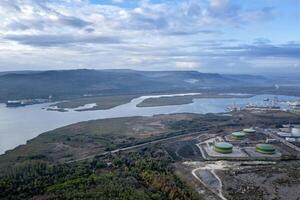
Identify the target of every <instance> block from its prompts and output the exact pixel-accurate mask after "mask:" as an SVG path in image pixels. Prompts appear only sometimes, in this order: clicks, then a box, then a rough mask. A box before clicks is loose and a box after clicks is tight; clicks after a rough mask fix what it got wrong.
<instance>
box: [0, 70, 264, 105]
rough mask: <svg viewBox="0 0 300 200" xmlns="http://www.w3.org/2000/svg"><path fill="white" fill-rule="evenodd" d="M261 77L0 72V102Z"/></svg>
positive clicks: (191, 87) (187, 87)
mask: <svg viewBox="0 0 300 200" xmlns="http://www.w3.org/2000/svg"><path fill="white" fill-rule="evenodd" d="M262 80H264V78H263V77H255V76H251V75H241V76H238V75H220V74H211V73H200V72H198V71H134V70H88V69H79V70H58V71H42V72H33V71H22V72H7V73H0V85H1V87H0V101H6V100H9V99H23V98H47V97H48V96H49V95H52V96H54V97H55V98H57V99H64V98H69V97H78V96H82V95H85V94H91V95H117V94H147V93H158V92H178V91H180V92H183V91H198V90H202V89H212V88H225V87H227V88H228V87H233V86H236V85H239V86H243V85H245V86H247V85H249V84H252V85H255V84H258V83H262V82H263V81H262Z"/></svg>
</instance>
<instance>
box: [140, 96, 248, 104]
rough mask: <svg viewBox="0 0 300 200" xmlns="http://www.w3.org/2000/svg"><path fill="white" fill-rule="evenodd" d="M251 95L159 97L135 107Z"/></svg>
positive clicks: (146, 100)
mask: <svg viewBox="0 0 300 200" xmlns="http://www.w3.org/2000/svg"><path fill="white" fill-rule="evenodd" d="M251 96H252V95H243V96H235V95H219V94H197V95H184V96H172V97H159V98H149V99H145V100H144V101H143V102H141V103H139V104H138V105H137V107H154V106H171V105H183V104H190V103H193V100H194V99H200V98H214V99H216V98H249V97H251Z"/></svg>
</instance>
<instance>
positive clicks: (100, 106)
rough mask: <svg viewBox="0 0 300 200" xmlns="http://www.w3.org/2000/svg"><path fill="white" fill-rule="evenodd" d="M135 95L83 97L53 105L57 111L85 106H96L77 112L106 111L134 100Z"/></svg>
mask: <svg viewBox="0 0 300 200" xmlns="http://www.w3.org/2000/svg"><path fill="white" fill-rule="evenodd" d="M136 97H137V96H135V95H123V96H101V97H85V98H78V99H71V100H68V101H64V102H60V103H57V104H53V105H51V106H56V107H57V108H58V110H65V109H74V108H78V107H81V106H84V105H87V104H93V103H95V104H97V105H96V106H95V107H93V108H87V109H79V110H77V111H88V110H106V109H110V108H113V107H116V106H119V105H122V104H125V103H129V102H130V101H131V100H132V99H134V98H136Z"/></svg>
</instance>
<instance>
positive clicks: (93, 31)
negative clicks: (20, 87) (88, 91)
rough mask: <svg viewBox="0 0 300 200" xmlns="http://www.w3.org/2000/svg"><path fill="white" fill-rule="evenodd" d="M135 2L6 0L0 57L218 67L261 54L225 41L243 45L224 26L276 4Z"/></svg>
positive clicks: (40, 64)
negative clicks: (235, 52)
mask: <svg viewBox="0 0 300 200" xmlns="http://www.w3.org/2000/svg"><path fill="white" fill-rule="evenodd" d="M132 2H133V1H132ZM134 2H136V4H134V6H132V5H131V6H124V7H123V5H124V4H126V3H127V1H124V0H112V1H111V2H110V3H107V4H105V5H104V4H99V3H98V4H92V3H90V1H88V0H56V1H52V0H0V16H1V17H2V18H1V21H0V51H1V55H0V63H1V65H2V66H5V67H6V68H5V69H9V68H11V69H24V68H26V69H30V68H33V69H36V68H40V69H46V68H77V67H81V66H83V67H94V68H136V69H167V68H168V69H200V68H199V67H201V70H202V69H203V70H207V71H209V70H217V69H220V65H223V66H226V65H225V64H224V63H231V62H232V61H230V60H229V59H234V58H237V60H239V61H237V63H236V65H235V66H239V64H240V63H244V62H245V61H246V60H247V59H248V58H249V57H251V56H254V55H242V56H243V57H244V58H245V59H243V60H241V59H239V58H240V57H241V55H233V53H232V51H230V50H228V49H222V48H221V47H222V46H228V43H231V45H233V46H235V47H237V46H236V44H235V42H233V41H232V40H228V38H222V37H223V35H222V33H223V32H224V30H226V29H234V28H235V27H236V26H238V27H242V26H246V25H248V24H249V23H251V22H257V21H261V20H262V19H268V18H269V17H270V16H271V15H272V8H265V7H261V8H257V9H253V8H252V9H247V8H243V7H241V6H239V5H235V4H234V3H233V2H234V1H230V0H209V1H204V0H183V1H174V2H170V1H166V2H163V1H161V3H153V2H152V1H150V0H142V1H134ZM228 52H229V53H228ZM239 52H240V51H239ZM16 57H17V58H18V59H17V60H16V59H15V58H16ZM200 61H201V62H200ZM200 63H201V66H200ZM235 66H229V67H235Z"/></svg>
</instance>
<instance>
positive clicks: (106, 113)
mask: <svg viewBox="0 0 300 200" xmlns="http://www.w3.org/2000/svg"><path fill="white" fill-rule="evenodd" d="M160 96H164V95H157V96H142V97H139V98H136V99H133V100H132V101H131V102H129V103H126V104H123V105H120V106H117V107H114V108H111V109H108V110H96V111H84V112H77V111H75V110H70V111H69V112H57V111H47V110H46V109H44V108H47V107H48V106H49V105H50V104H37V105H31V106H26V107H19V108H7V107H6V106H5V104H0V154H3V153H4V152H5V151H6V150H9V149H13V148H15V147H16V146H18V145H21V144H25V143H26V141H27V140H30V139H32V138H34V137H36V136H38V135H39V134H41V133H43V132H46V131H49V130H53V129H55V128H59V127H62V126H66V125H69V124H73V123H76V122H81V121H88V120H94V119H104V118H116V117H129V116H152V115H155V114H170V113H183V112H188V113H219V112H224V111H225V109H226V108H227V107H228V106H231V105H233V103H235V104H236V105H239V106H243V105H246V104H248V103H261V102H263V99H266V98H269V99H272V98H274V97H275V96H273V95H257V96H254V97H251V98H241V97H239V95H237V97H236V98H216V99H211V98H203V99H194V102H193V103H190V104H185V105H176V106H160V107H136V105H137V104H139V103H140V102H142V101H143V100H144V99H147V98H150V97H160ZM168 96H170V95H168ZM277 97H278V98H279V100H283V101H284V100H296V99H298V98H296V97H289V96H277Z"/></svg>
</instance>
